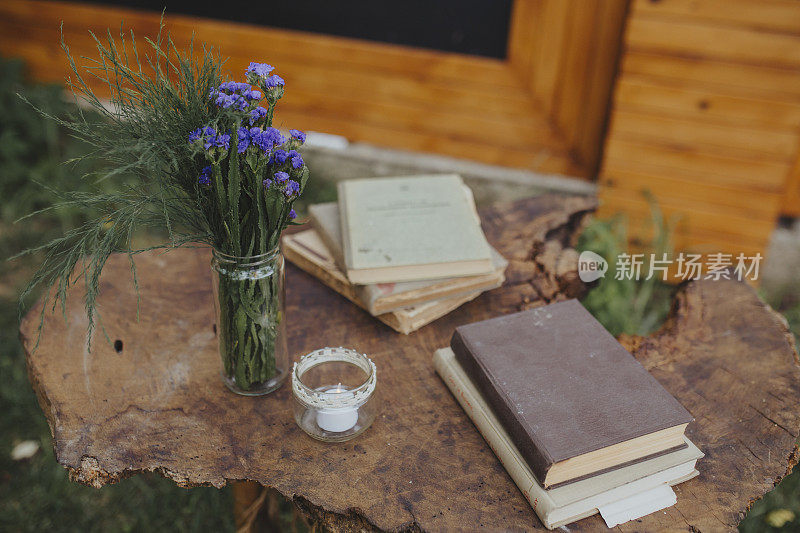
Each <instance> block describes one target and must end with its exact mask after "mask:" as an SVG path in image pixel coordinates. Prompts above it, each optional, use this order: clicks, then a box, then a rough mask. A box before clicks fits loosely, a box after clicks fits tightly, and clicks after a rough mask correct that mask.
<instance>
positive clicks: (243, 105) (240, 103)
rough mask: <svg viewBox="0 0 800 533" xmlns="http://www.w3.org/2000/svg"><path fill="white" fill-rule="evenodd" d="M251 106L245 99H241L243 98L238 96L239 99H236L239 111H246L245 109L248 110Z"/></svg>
mask: <svg viewBox="0 0 800 533" xmlns="http://www.w3.org/2000/svg"><path fill="white" fill-rule="evenodd" d="M249 106H250V104H248V103H247V100H245V99H244V98H243V97H241V96H237V97H236V108H237V109H238V110H239V111H244V110H245V109H247V108H248V107H249Z"/></svg>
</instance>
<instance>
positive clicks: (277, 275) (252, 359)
mask: <svg viewBox="0 0 800 533" xmlns="http://www.w3.org/2000/svg"><path fill="white" fill-rule="evenodd" d="M283 270H284V269H283V255H281V253H280V249H279V248H278V247H276V248H274V249H273V250H272V251H270V252H269V253H266V254H262V255H255V256H249V257H234V256H230V255H226V254H223V253H221V252H219V251H218V250H213V253H212V259H211V272H212V286H213V291H214V306H215V317H216V334H217V337H218V339H219V354H220V357H221V359H222V371H221V373H222V381H223V382H224V383H225V385H226V386H227V387H228V388H229V389H230V390H231V391H233V392H235V393H237V394H243V395H245V396H259V395H262V394H267V393H269V392H272V391H274V390H275V389H277V388H278V387H280V386H281V383H283V381H284V379H286V376H287V375H288V372H289V352H288V349H287V345H286V315H285V313H284V272H283Z"/></svg>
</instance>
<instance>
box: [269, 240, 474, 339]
mask: <svg viewBox="0 0 800 533" xmlns="http://www.w3.org/2000/svg"><path fill="white" fill-rule="evenodd" d="M303 233H305V232H303ZM300 235H302V234H296V235H284V236H283V237H282V239H281V241H282V244H283V247H282V251H283V255H284V256H285V257H286V259H287V260H288V261H291V262H292V263H294V264H295V265H296V266H297V267H298V268H300V269H301V270H303V271H305V272H307V273H309V274H311V275H312V276H314V277H316V278H318V279H319V280H320V281H321V282H322V283H324V284H325V285H327V286H328V287H330V288H331V289H333V290H334V291H336V292H338V293H339V294H341V295H342V296H344V297H345V298H347V299H348V300H350V301H351V302H353V303H354V304H356V305H357V306H358V307H361V308H362V309H366V305H365V304H364V302H363V301H362V300H361V298H360V296H359V294H358V292H357V290H356V288H355V287H354V286H353V285H351V284H350V282H349V281H348V280H347V278H345V276H344V274H343V273H342V272H340V271H339V270H338V269H337V268H336V265H335V264H334V263H333V260H332V258H330V257H329V256H327V255H324V254H326V252H327V250H320V249H319V247H318V246H315V244H316V243H314V242H313V241H312V242H308V241H306V242H300V241H299V237H298V236H300ZM481 292H482V291H474V292H470V293H466V294H462V295H459V296H456V297H452V298H443V299H440V300H435V301H431V302H426V303H424V304H420V305H417V306H414V307H410V308H407V309H398V310H396V311H392V312H390V313H383V314H379V315H374V316H375V318H377V319H378V320H380V321H381V322H383V323H384V324H386V325H387V326H389V327H390V328H392V329H393V330H395V331H397V332H398V333H402V334H404V335H408V334H409V333H413V332H414V331H416V330H418V329H419V328H421V327H423V326H425V325H427V324H430V323H431V322H433V321H434V320H436V319H438V318H441V317H443V316H444V315H446V314H448V313H450V312H451V311H453V310H454V309H456V308H458V307H459V306H461V305H463V304H465V303H467V302H469V301H471V300H474V299H475V298H477V297H478V296H479V295H480V294H481Z"/></svg>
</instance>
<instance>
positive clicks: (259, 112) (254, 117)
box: [250, 107, 267, 124]
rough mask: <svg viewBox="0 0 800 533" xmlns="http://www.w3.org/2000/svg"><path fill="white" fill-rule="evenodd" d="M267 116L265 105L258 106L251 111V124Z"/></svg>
mask: <svg viewBox="0 0 800 533" xmlns="http://www.w3.org/2000/svg"><path fill="white" fill-rule="evenodd" d="M266 116H267V110H266V108H264V107H257V108H255V109H253V110H252V111H250V124H255V123H256V122H258V121H259V120H261V119H262V118H264V117H266Z"/></svg>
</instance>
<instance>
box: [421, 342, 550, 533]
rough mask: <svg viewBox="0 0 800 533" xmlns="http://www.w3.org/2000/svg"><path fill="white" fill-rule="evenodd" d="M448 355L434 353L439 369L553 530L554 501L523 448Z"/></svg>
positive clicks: (439, 352) (438, 352)
mask: <svg viewBox="0 0 800 533" xmlns="http://www.w3.org/2000/svg"><path fill="white" fill-rule="evenodd" d="M447 355H448V354H447V352H446V349H444V350H437V351H436V353H435V354H434V356H433V366H434V368H435V369H436V372H437V373H438V374H439V376H440V377H441V378H442V380H443V381H444V382H445V384H446V385H447V388H449V389H450V392H451V393H452V394H453V396H454V397H455V398H456V400H457V401H458V403H459V404H460V405H461V407H462V408H463V409H464V412H466V413H467V416H468V417H469V418H470V420H472V423H473V424H475V426H476V427H477V428H478V431H480V433H481V435H483V438H484V439H485V440H486V443H487V444H488V445H489V447H490V448H491V449H492V451H493V452H494V454H495V455H496V456H497V458H498V459H499V460H500V462H501V463H502V464H503V466H504V467H505V469H506V471H507V472H508V475H509V476H511V479H512V480H514V483H515V484H516V485H517V487H519V490H520V491H522V494H523V496H525V499H527V500H528V503H530V504H531V507H532V508H533V510H534V511H536V514H537V515H539V518H540V519H541V520H542V523H544V524H545V526H547V527H548V528H550V529H551V528H552V526H551V525H550V524H549V523H548V518H547V514H548V513H549V512H550V510H551V509H552V508H553V501H552V500H551V499H550V497H549V496H548V495H547V493H546V492H545V491H544V489H542V488H541V487H540V486H539V484H538V483H537V482H536V479H535V478H534V476H533V474H532V473H531V471H530V469H529V468H528V466H527V465H526V464H525V462H524V461H523V460H522V459H521V457H520V454H519V450H517V449H516V447H515V446H514V444H512V443H511V440H510V439H509V437H508V435H507V434H506V432H505V431H504V430H503V428H501V427H500V426H499V425H498V424H496V423H493V422H492V420H491V419H492V415H491V414H489V413H488V408H487V407H486V406H485V405H481V404H480V403H478V402H477V401H475V398H474V395H473V394H472V393H471V392H470V391H469V386H468V384H467V383H466V382H465V376H460V375H459V374H458V372H457V371H456V369H455V368H454V367H453V366H452V365H451V364H449V362H448V357H447Z"/></svg>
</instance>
